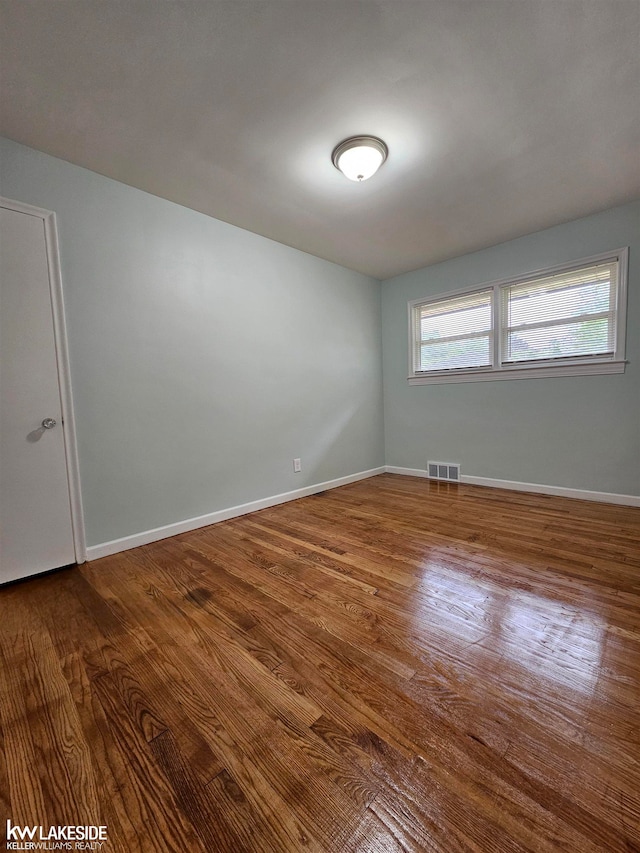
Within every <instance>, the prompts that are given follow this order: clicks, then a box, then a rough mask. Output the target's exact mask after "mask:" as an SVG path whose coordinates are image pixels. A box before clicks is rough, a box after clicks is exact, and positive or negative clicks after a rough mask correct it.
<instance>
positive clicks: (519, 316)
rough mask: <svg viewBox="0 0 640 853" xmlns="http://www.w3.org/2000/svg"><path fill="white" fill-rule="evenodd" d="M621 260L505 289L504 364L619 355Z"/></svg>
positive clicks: (503, 297) (560, 273)
mask: <svg viewBox="0 0 640 853" xmlns="http://www.w3.org/2000/svg"><path fill="white" fill-rule="evenodd" d="M617 287H618V261H617V259H614V260H611V261H605V262H601V263H597V264H593V265H591V266H587V267H581V268H576V269H573V270H566V271H563V272H559V273H556V274H555V275H547V276H544V277H541V278H536V279H530V280H529V281H524V282H519V283H513V284H508V285H505V286H503V287H501V288H500V290H501V315H502V324H501V334H502V340H501V346H502V363H503V364H513V363H515V362H523V361H525V362H530V361H548V360H550V359H562V358H577V357H584V356H589V355H599V356H602V355H613V353H614V352H615V347H616V341H615V330H616V303H617V298H616V297H617Z"/></svg>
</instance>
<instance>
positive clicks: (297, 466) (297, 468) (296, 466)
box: [293, 459, 302, 474]
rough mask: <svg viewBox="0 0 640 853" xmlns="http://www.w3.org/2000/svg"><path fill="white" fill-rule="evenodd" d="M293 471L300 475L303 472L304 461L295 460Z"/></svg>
mask: <svg viewBox="0 0 640 853" xmlns="http://www.w3.org/2000/svg"><path fill="white" fill-rule="evenodd" d="M293 471H294V473H295V474H299V473H300V471H302V460H301V459H294V460H293Z"/></svg>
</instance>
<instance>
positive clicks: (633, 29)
mask: <svg viewBox="0 0 640 853" xmlns="http://www.w3.org/2000/svg"><path fill="white" fill-rule="evenodd" d="M0 15H1V19H0V27H1V31H2V36H1V38H2V42H1V44H0V47H1V60H0V61H1V66H0V73H1V79H0V82H1V86H0V93H1V94H0V97H1V100H0V110H1V120H0V133H1V134H2V135H5V136H8V137H9V138H11V139H15V140H17V141H18V142H22V143H25V144H26V145H29V146H32V147H33V148H37V149H40V150H42V151H46V152H48V153H50V154H53V155H55V156H57V157H62V158H63V159H65V160H69V161H70V162H72V163H76V164H78V165H81V166H85V167H87V168H89V169H92V170H94V171H96V172H100V173H102V174H104V175H108V176H109V177H111V178H115V179H117V180H119V181H123V182H124V183H127V184H131V185H132V186H134V187H139V188H140V189H143V190H147V191H148V192H151V193H154V194H156V195H158V196H162V197H164V198H167V199H171V200H172V201H176V202H179V203H180V204H183V205H186V206H188V207H191V208H194V209H196V210H199V211H202V212H204V213H208V214H210V215H211V216H214V217H217V218H218V219H223V220H226V221H227V222H232V223H234V224H235V225H239V226H241V227H243V228H247V229H249V230H250V231H255V232H257V233H259V234H263V235H265V236H267V237H271V238H273V239H274V240H278V241H280V242H282V243H286V244H288V245H291V246H295V247H297V248H299V249H303V250H304V251H307V252H311V253H312V254H314V255H318V256H320V257H322V258H327V259H329V260H332V261H335V262H337V263H339V264H343V265H344V266H346V267H351V268H352V269H356V270H360V271H362V272H366V273H369V274H371V275H373V276H375V277H377V278H387V277H389V276H393V275H396V274H398V273H400V272H404V271H406V270H410V269H415V268H417V267H421V266H424V265H426V264H430V263H433V262H436V261H439V260H443V259H446V258H449V257H452V256H455V255H459V254H463V253H465V252H468V251H471V250H474V249H478V248H482V247H485V246H489V245H493V244H495V243H499V242H501V241H503V240H507V239H510V238H512V237H516V236H519V235H522V234H526V233H530V232H532V231H536V230H538V229H540V228H544V227H547V226H550V225H554V224H557V223H559V222H563V221H567V220H569V219H574V218H576V217H579V216H582V215H586V214H588V213H591V212H594V211H597V210H602V209H605V208H607V207H610V206H612V205H615V204H618V203H622V202H625V201H628V200H631V199H633V198H638V197H640V105H639V91H640V2H638V0H464V1H463V0H419V1H418V2H408V0H383V2H378V0H362V2H360V0H337V2H333V0H232V2H217V0H203V2H200V0H186V2H172V0H124V2H121V0H109V2H92V0H79V2H69V0H56V2H52V0H0ZM362 133H365V134H367V133H368V134H373V135H376V136H380V137H382V138H383V139H384V140H385V141H386V142H387V144H388V146H389V159H388V161H387V162H386V163H385V165H384V166H383V167H382V169H381V170H380V172H379V173H378V174H377V175H376V176H375V177H374V178H372V179H371V180H370V181H368V182H366V183H362V184H354V183H352V182H350V181H347V180H346V179H345V178H344V177H343V176H342V175H341V174H340V173H339V172H337V171H336V169H335V168H334V167H333V165H332V164H331V160H330V156H331V152H332V149H333V148H334V146H335V145H336V143H338V142H339V141H341V140H342V139H344V138H345V137H347V136H350V135H354V134H362Z"/></svg>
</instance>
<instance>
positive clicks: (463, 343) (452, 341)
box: [413, 289, 493, 373]
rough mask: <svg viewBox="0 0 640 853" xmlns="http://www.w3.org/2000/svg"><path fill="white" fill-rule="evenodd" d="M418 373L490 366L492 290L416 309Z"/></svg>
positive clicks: (416, 361) (444, 300)
mask: <svg viewBox="0 0 640 853" xmlns="http://www.w3.org/2000/svg"><path fill="white" fill-rule="evenodd" d="M413 319H414V324H415V328H414V336H413V339H414V342H415V352H414V365H415V372H416V373H420V372H431V371H436V370H455V369H459V368H469V367H487V366H490V365H491V361H492V352H491V351H492V346H493V332H492V290H490V289H489V290H484V291H480V292H476V293H471V294H467V295H465V296H458V297H453V298H451V299H443V300H441V301H439V302H430V303H424V304H422V305H416V306H415V308H414V314H413Z"/></svg>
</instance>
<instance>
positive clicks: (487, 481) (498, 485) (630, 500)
mask: <svg viewBox="0 0 640 853" xmlns="http://www.w3.org/2000/svg"><path fill="white" fill-rule="evenodd" d="M386 471H387V474H402V475H404V476H407V477H427V476H428V475H427V472H426V471H425V470H423V469H421V468H397V467H396V466H394V465H387V466H386ZM460 482H461V483H464V484H467V485H470V486H489V487H490V488H493V489H508V490H510V491H513V492H533V493H535V494H540V495H557V496H558V497H561V498H576V499H577V500H582V501H600V502H601V503H608V504H621V505H623V506H640V497H639V496H637V495H617V494H615V493H613V492H591V491H588V490H586V489H568V488H564V486H545V485H542V484H540V483H519V482H518V481H517V480H495V479H492V478H491V477H471V476H466V475H464V474H463V475H462V476H461V477H460Z"/></svg>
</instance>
